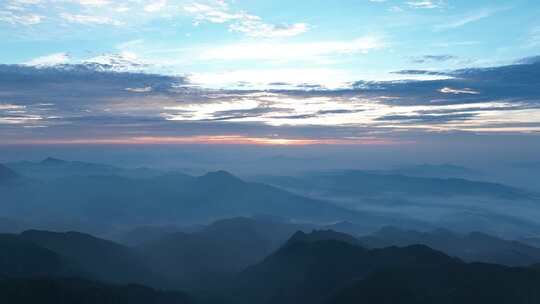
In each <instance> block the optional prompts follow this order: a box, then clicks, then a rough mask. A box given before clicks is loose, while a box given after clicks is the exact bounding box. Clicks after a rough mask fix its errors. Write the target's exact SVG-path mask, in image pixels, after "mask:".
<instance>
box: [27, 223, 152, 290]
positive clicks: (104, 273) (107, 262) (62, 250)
mask: <svg viewBox="0 0 540 304" xmlns="http://www.w3.org/2000/svg"><path fill="white" fill-rule="evenodd" d="M20 238H21V239H23V240H27V241H28V242H32V243H34V244H36V245H38V246H41V247H42V248H46V249H48V250H51V251H54V252H55V253H58V254H59V255H61V256H63V257H65V258H67V259H69V260H70V261H72V262H73V263H74V264H76V265H77V266H78V267H79V268H80V270H82V271H83V272H85V273H88V274H89V275H91V276H92V277H94V278H96V279H99V280H103V281H110V282H119V283H129V282H139V283H147V284H152V283H157V281H158V280H157V278H156V277H155V276H154V275H153V274H152V273H151V272H150V270H149V268H147V266H146V262H145V261H144V260H143V259H142V257H140V256H138V254H137V253H136V252H135V251H134V250H133V249H131V248H128V247H125V246H122V245H119V244H116V243H113V242H111V241H107V240H103V239H99V238H96V237H94V236H91V235H88V234H84V233H79V232H65V233H60V232H49V231H38V230H29V231H25V232H23V233H21V234H20Z"/></svg>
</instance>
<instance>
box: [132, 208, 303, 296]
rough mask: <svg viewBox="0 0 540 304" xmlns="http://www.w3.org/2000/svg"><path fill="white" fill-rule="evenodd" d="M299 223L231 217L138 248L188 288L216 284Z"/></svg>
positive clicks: (265, 252) (262, 255)
mask: <svg viewBox="0 0 540 304" xmlns="http://www.w3.org/2000/svg"><path fill="white" fill-rule="evenodd" d="M300 227H302V226H301V225H296V224H289V223H282V222H275V221H270V220H260V219H259V220H254V219H250V218H232V219H225V220H220V221H216V222H214V223H212V224H211V225H209V226H207V227H204V228H203V229H201V230H200V231H197V232H194V233H189V234H188V233H183V232H179V233H173V234H169V235H167V236H165V237H162V238H161V239H159V240H156V241H151V242H148V243H146V244H143V245H142V246H141V247H140V250H141V252H143V253H144V254H145V255H146V256H147V257H148V260H149V261H150V264H151V265H153V267H154V271H156V272H158V273H162V274H165V275H166V276H167V277H168V278H170V279H171V280H172V281H174V282H178V283H179V284H181V285H183V286H187V287H194V286H195V287H208V286H209V285H214V286H215V285H219V284H221V283H222V281H223V280H224V279H228V278H230V277H231V276H232V275H234V274H236V273H238V272H240V271H242V270H244V269H245V268H246V267H248V266H249V265H252V264H255V263H258V262H260V261H262V260H263V259H264V258H265V257H266V256H267V255H268V254H270V253H271V252H273V251H274V250H276V249H277V248H279V246H281V245H282V244H283V243H284V242H285V241H286V240H287V239H288V238H289V237H290V236H291V235H292V234H293V233H294V231H296V230H297V229H299V228H300Z"/></svg>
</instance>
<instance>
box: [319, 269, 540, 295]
mask: <svg viewBox="0 0 540 304" xmlns="http://www.w3.org/2000/svg"><path fill="white" fill-rule="evenodd" d="M539 284H540V272H539V271H535V270H531V269H526V268H509V267H505V266H500V265H493V264H464V263H462V264H459V263H458V264H452V265H451V264H440V265H433V266H428V267H426V266H423V265H422V266H421V267H414V268H412V267H403V268H397V269H387V270H383V271H379V272H376V273H373V274H372V275H370V276H368V277H367V278H366V279H364V280H358V281H357V282H356V283H355V284H353V285H352V286H351V287H349V288H346V289H344V290H341V291H340V292H338V293H337V295H335V296H333V297H332V299H331V300H329V301H326V302H325V303H327V304H357V303H378V304H391V303H400V304H431V303H448V304H453V303H455V304H458V303H459V304H479V303H486V304H488V303H489V304H532V303H539V301H540V289H539V288H538V286H539Z"/></svg>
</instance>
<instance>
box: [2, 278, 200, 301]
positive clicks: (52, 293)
mask: <svg viewBox="0 0 540 304" xmlns="http://www.w3.org/2000/svg"><path fill="white" fill-rule="evenodd" d="M0 302H1V303H13V304H15V303H16V304H35V303H40V304H60V303H61V304H113V303H114V304H190V303H193V301H192V300H191V299H190V297H189V296H188V295H186V294H185V293H182V292H178V291H174V292H164V291H159V290H155V289H151V288H148V287H144V286H142V285H134V284H130V285H110V284H104V283H99V282H95V281H89V280H84V279H77V278H30V279H10V280H2V279H0Z"/></svg>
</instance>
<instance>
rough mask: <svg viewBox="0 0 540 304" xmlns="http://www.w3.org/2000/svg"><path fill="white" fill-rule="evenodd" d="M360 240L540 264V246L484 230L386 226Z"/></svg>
mask: <svg viewBox="0 0 540 304" xmlns="http://www.w3.org/2000/svg"><path fill="white" fill-rule="evenodd" d="M359 241H360V242H361V243H362V244H363V245H364V246H366V247H370V248H384V247H388V246H409V245H413V244H423V245H426V246H429V247H431V248H433V249H436V250H440V251H443V252H445V253H446V254H449V255H452V256H457V257H459V258H461V259H463V260H465V261H468V262H485V263H496V264H503V265H508V266H528V265H531V264H534V263H540V248H536V247H533V246H529V245H526V244H524V243H520V242H517V241H509V240H504V239H500V238H497V237H494V236H491V235H488V234H485V233H480V232H472V233H468V234H458V233H454V232H451V231H448V230H443V229H438V230H435V231H432V232H417V231H406V230H401V229H398V228H394V227H385V228H383V229H381V230H380V231H378V232H376V233H374V234H372V235H369V236H364V237H361V238H360V239H359Z"/></svg>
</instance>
